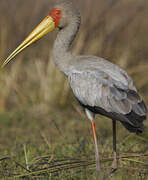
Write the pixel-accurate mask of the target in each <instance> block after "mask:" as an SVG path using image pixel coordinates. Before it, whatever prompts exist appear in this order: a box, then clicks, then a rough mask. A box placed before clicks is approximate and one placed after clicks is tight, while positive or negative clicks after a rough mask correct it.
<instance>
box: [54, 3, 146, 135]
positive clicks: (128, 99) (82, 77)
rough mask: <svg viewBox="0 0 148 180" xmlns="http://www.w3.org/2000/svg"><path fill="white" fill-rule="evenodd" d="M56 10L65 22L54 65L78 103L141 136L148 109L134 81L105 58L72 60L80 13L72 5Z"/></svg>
mask: <svg viewBox="0 0 148 180" xmlns="http://www.w3.org/2000/svg"><path fill="white" fill-rule="evenodd" d="M56 7H57V8H60V9H61V10H62V12H63V19H62V20H61V22H60V25H59V27H60V30H59V33H58V36H57V39H56V41H55V44H54V53H53V54H54V61H55V64H56V65H57V66H58V68H59V69H60V71H62V72H64V74H65V75H66V76H68V79H69V82H70V86H71V88H72V90H73V93H74V95H75V96H76V98H77V99H78V101H79V102H80V103H81V105H82V106H84V107H85V108H87V109H89V110H90V111H91V112H93V113H100V114H103V115H105V116H107V117H110V118H112V119H115V120H119V121H120V122H121V123H122V124H123V125H124V126H125V127H126V128H127V129H128V130H129V131H131V132H136V133H138V132H141V131H142V129H143V123H142V122H143V120H145V119H146V113H147V108H146V106H145V104H144V102H143V100H142V99H141V97H140V96H139V95H138V93H137V90H136V87H135V86H134V83H133V80H132V78H131V77H130V76H129V75H128V74H127V73H126V72H125V71H124V70H123V69H121V68H119V67H118V66H116V65H114V64H112V63H111V62H109V61H107V60H105V59H103V58H99V57H96V56H73V55H72V54H71V53H70V47H71V45H72V42H73V40H74V38H75V36H76V34H77V32H78V30H79V26H80V22H81V18H80V13H79V11H78V10H77V9H75V8H72V7H73V5H72V3H71V2H70V1H66V3H61V4H58V5H57V6H56ZM69 17H70V18H69Z"/></svg>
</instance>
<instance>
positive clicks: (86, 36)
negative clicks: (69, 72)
mask: <svg viewBox="0 0 148 180" xmlns="http://www.w3.org/2000/svg"><path fill="white" fill-rule="evenodd" d="M53 2H54V1H53V0H50V1H49V0H42V1H40V0H36V1H34V0H25V1H20V0H13V1H12V0H7V1H6V0H1V1H0V59H1V62H2V60H3V59H4V58H5V57H6V56H7V55H8V54H9V53H10V52H11V51H12V50H13V49H14V48H15V47H16V46H17V45H18V44H19V43H20V42H21V41H22V40H23V39H24V38H25V36H26V35H27V34H28V33H29V32H30V31H31V30H32V29H33V27H35V26H36V25H37V24H38V23H39V22H40V21H41V20H42V19H43V18H44V17H45V16H46V15H47V14H48V13H49V11H50V9H51V8H52V5H53ZM74 2H75V4H77V6H78V7H80V10H81V14H82V26H81V29H80V33H79V34H78V37H77V40H76V41H75V43H74V46H73V49H72V51H73V53H74V54H93V55H98V56H101V57H104V58H106V59H109V60H110V61H112V62H114V63H116V64H118V65H120V66H121V67H122V68H124V69H125V70H127V71H128V73H129V74H130V75H131V76H132V77H133V79H134V81H135V84H136V86H137V89H138V91H139V92H140V94H141V95H142V96H143V98H144V99H145V101H146V102H148V78H147V77H148V71H147V69H148V51H147V49H148V38H147V32H148V21H147V10H148V1H147V0H140V1H137V0H126V1H124V0H118V1H116V0H106V1H104V0H99V1H98V0H94V1H93V2H94V3H92V2H91V1H90V0H85V3H84V1H83V0H82V1H78V0H75V1H74ZM10 7H11V8H10ZM88 7H89V8H88ZM88 22H89V25H88ZM55 36H56V33H55V34H54V33H53V34H52V35H51V36H49V37H48V36H46V37H45V38H44V39H43V40H41V41H39V42H38V43H36V44H35V45H33V46H32V47H31V48H30V49H28V50H26V52H24V53H22V54H21V55H20V56H18V57H17V58H16V60H14V61H13V62H12V63H10V64H9V65H8V66H7V67H6V68H5V70H4V71H3V72H2V71H1V72H0V179H54V180H56V179H60V180H65V179H68V180H69V179H71V180H79V179H81V180H84V179H86V180H87V179H88V180H89V179H91V180H93V179H97V175H96V172H95V162H94V146H93V139H92V135H91V128H90V123H89V121H88V120H87V118H86V117H85V115H84V113H83V111H82V109H81V108H80V107H79V105H78V104H77V103H76V101H75V100H74V98H73V94H72V92H71V90H70V87H69V85H68V83H67V80H66V79H65V77H64V76H63V75H61V73H59V71H58V70H57V69H56V67H55V65H54V63H53V59H52V52H51V50H52V45H53V40H54V39H55ZM49 42H50V43H49ZM145 124H146V125H147V126H148V121H146V122H145ZM96 129H97V135H98V142H99V149H100V156H101V164H102V170H103V173H105V172H107V171H108V170H109V169H110V166H111V161H112V157H113V154H112V128H111V121H110V120H109V119H105V118H104V117H101V116H98V117H97V118H96ZM147 132H148V130H147V129H146V131H145V133H144V134H143V135H142V136H136V135H134V134H129V133H128V132H127V131H126V130H125V129H124V128H123V127H122V126H121V124H120V123H118V130H117V135H118V138H117V140H118V141H117V143H118V155H119V159H118V161H119V169H118V171H117V172H115V174H113V175H112V177H110V178H109V179H111V180H135V179H136V180H147V179H148V134H147Z"/></svg>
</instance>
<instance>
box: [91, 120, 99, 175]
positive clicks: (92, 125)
mask: <svg viewBox="0 0 148 180" xmlns="http://www.w3.org/2000/svg"><path fill="white" fill-rule="evenodd" d="M91 127H92V133H93V138H94V144H95V157H96V171H97V172H100V171H101V166H100V159H99V151H98V143H97V137H96V129H95V123H94V121H93V120H91Z"/></svg>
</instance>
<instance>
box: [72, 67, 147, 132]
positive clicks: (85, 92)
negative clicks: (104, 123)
mask: <svg viewBox="0 0 148 180" xmlns="http://www.w3.org/2000/svg"><path fill="white" fill-rule="evenodd" d="M69 80H70V86H71V88H72V90H73V93H74V94H75V96H76V98H77V99H78V100H79V102H80V103H81V104H82V105H83V106H84V107H86V108H88V109H90V110H92V111H94V112H96V113H97V112H98V113H100V112H101V110H102V112H104V113H101V114H103V115H106V116H108V117H111V118H113V117H114V116H116V117H117V118H119V119H118V120H120V121H121V122H122V123H123V125H124V126H125V127H126V126H127V124H130V125H131V126H135V127H139V126H140V125H141V123H142V121H143V120H144V119H145V118H146V113H147V108H146V106H145V104H144V102H143V101H142V99H141V98H140V96H139V95H138V93H137V92H136V88H135V87H134V85H132V87H131V84H130V87H129V86H127V84H128V83H126V84H124V83H122V82H121V81H117V80H115V79H113V78H112V77H111V76H110V75H109V74H108V73H106V72H104V71H103V70H99V69H93V70H91V71H90V70H89V71H86V70H85V71H80V72H73V73H71V74H70V76H69ZM131 113H132V115H136V116H134V118H135V119H134V118H133V117H131V116H132V115H131ZM112 116H113V117H112ZM141 117H142V118H141ZM126 123H127V124H126ZM126 128H127V129H128V127H126ZM129 130H130V129H129ZM133 131H134V130H133Z"/></svg>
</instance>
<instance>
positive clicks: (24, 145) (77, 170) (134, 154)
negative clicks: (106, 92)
mask: <svg viewBox="0 0 148 180" xmlns="http://www.w3.org/2000/svg"><path fill="white" fill-rule="evenodd" d="M0 119H1V132H0V134H1V138H0V145H1V149H0V155H1V157H0V177H1V178H6V179H7V178H10V177H11V178H14V179H15V178H16V179H23V178H25V179H63V180H64V179H96V175H95V162H94V147H93V140H92V136H91V129H90V123H89V121H88V120H87V119H86V118H85V117H83V113H82V112H81V113H78V112H77V113H76V110H74V109H72V110H71V109H67V111H65V110H64V109H63V110H60V111H57V110H56V111H55V110H54V109H47V106H46V105H43V104H42V105H36V106H34V107H30V108H28V107H27V108H24V109H20V110H18V109H17V110H16V111H13V112H8V111H7V112H6V111H3V112H0ZM117 128H118V130H117V134H118V141H117V142H118V154H119V169H118V171H117V172H116V173H115V174H114V175H113V176H112V177H110V179H113V180H114V179H117V180H119V179H124V180H125V179H143V180H145V179H147V178H148V138H147V136H144V135H143V136H142V137H141V136H136V135H134V134H129V133H128V132H127V131H126V130H124V129H123V127H122V126H121V125H120V124H119V123H118V127H117ZM96 129H97V135H98V140H99V148H100V155H101V164H102V169H103V172H104V173H105V172H107V171H109V168H110V166H111V161H112V156H113V154H112V131H111V121H110V120H109V119H104V118H102V117H99V118H98V117H97V119H96Z"/></svg>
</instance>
